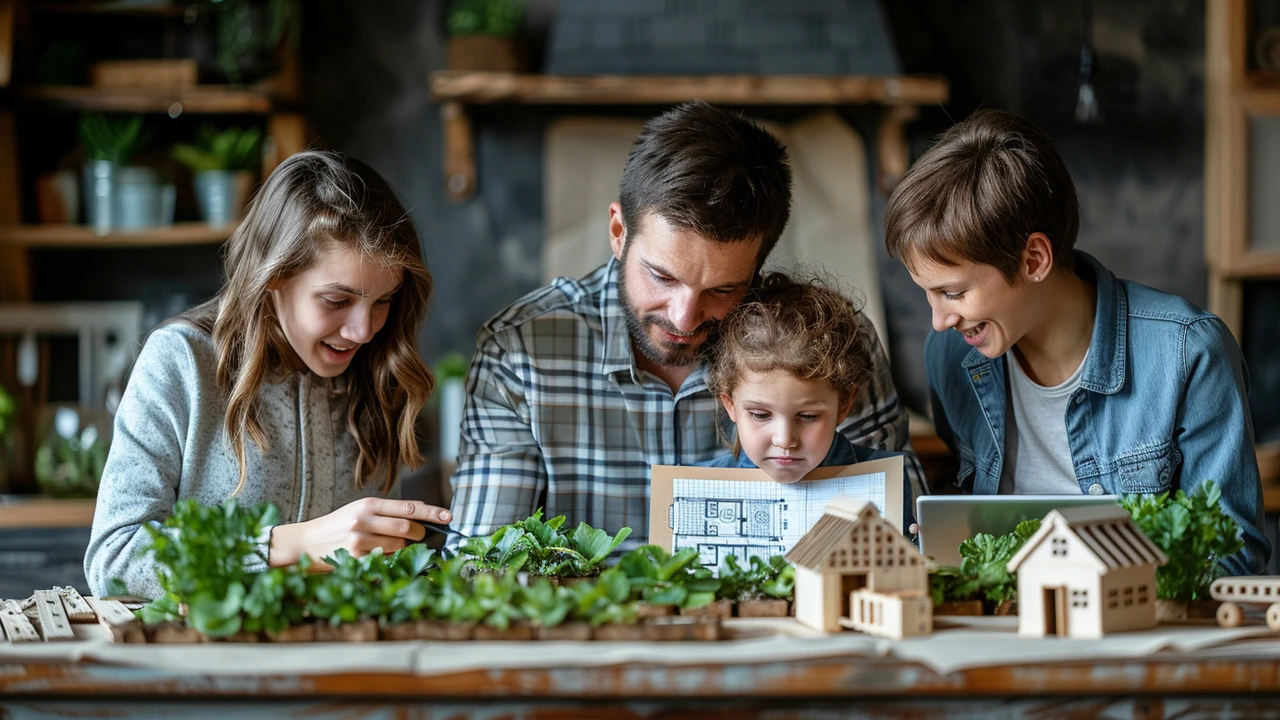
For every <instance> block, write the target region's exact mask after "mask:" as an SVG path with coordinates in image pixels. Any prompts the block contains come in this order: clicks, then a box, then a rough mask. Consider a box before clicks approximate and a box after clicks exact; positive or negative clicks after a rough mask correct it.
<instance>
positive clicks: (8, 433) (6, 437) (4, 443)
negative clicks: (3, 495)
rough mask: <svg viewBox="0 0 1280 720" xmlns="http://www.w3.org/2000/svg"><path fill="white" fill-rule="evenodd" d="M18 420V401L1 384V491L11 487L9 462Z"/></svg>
mask: <svg viewBox="0 0 1280 720" xmlns="http://www.w3.org/2000/svg"><path fill="white" fill-rule="evenodd" d="M17 422H18V403H17V401H16V400H14V399H13V396H12V395H10V394H9V391H8V390H5V388H4V385H0V492H4V491H5V490H7V489H8V488H9V463H10V462H11V458H12V457H13V446H14V440H13V434H14V432H13V431H14V427H15V426H16V425H17Z"/></svg>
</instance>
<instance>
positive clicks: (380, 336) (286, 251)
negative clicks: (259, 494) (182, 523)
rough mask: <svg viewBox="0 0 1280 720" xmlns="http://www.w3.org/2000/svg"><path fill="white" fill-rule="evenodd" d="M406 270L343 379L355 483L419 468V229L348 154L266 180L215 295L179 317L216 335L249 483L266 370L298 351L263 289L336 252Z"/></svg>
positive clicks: (306, 157) (423, 376)
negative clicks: (249, 456) (249, 448)
mask: <svg viewBox="0 0 1280 720" xmlns="http://www.w3.org/2000/svg"><path fill="white" fill-rule="evenodd" d="M338 247H343V248H349V249H351V250H353V251H355V252H357V253H359V254H360V255H361V256H362V257H368V258H372V259H373V260H375V261H377V262H379V263H381V264H383V265H384V266H386V267H389V268H393V269H396V268H398V269H401V270H403V272H404V281H403V282H402V283H401V285H400V288H399V289H398V290H397V291H396V293H395V296H394V297H393V299H392V302H391V308H390V310H389V314H388V316H387V322H386V324H385V325H384V326H383V328H382V330H381V331H379V332H378V333H377V334H376V335H375V336H374V337H373V339H372V340H371V341H370V342H368V343H367V344H365V345H364V346H363V347H362V348H361V349H360V352H358V353H356V355H355V357H354V358H353V359H352V361H351V365H350V366H349V367H348V368H347V370H346V372H345V373H344V376H345V378H346V381H347V393H348V395H349V398H350V409H349V411H348V413H347V430H348V431H349V432H350V433H351V435H352V437H354V438H355V440H356V443H357V445H358V446H359V448H360V457H359V458H358V459H357V461H356V467H355V484H356V487H363V486H364V484H365V483H366V482H368V481H370V479H373V478H379V477H380V478H382V491H383V492H384V493H385V492H388V491H389V490H390V489H391V487H392V485H394V484H395V481H396V477H397V474H398V468H399V464H400V463H403V464H405V465H408V466H411V467H413V466H417V465H421V464H422V461H423V457H422V453H421V451H420V450H419V448H418V443H417V440H416V439H415V436H414V421H415V419H416V418H417V415H418V412H419V411H420V410H421V409H422V406H423V405H424V404H425V403H426V401H427V398H428V397H430V395H431V391H432V389H433V388H434V387H435V378H434V377H432V375H431V370H430V369H429V368H428V367H427V364H426V363H425V362H423V360H422V356H421V355H420V354H419V353H418V348H417V335H418V327H419V325H420V324H421V322H422V318H423V316H424V315H425V314H426V311H427V305H428V303H429V302H430V300H431V274H430V273H429V272H428V271H427V266H426V264H425V263H424V262H423V258H422V246H421V245H420V243H419V241H418V232H417V230H416V229H415V227H414V224H413V221H412V220H410V218H409V215H408V213H407V212H406V211H405V209H404V206H403V205H402V204H401V203H400V201H399V200H398V199H397V198H396V195H395V193H394V192H393V191H392V189H391V187H390V186H389V185H388V184H387V182H386V181H385V180H384V179H383V178H382V176H380V175H379V174H378V173H377V172H376V171H375V170H374V169H373V168H371V167H369V166H368V165H366V164H364V163H362V162H360V161H359V160H356V159H354V158H350V157H347V156H345V155H343V154H341V153H338V152H333V151H327V150H311V151H306V152H301V153H298V154H296V155H292V156H290V157H289V158H287V159H286V160H285V161H284V162H283V163H281V164H280V165H279V166H278V167H277V168H276V169H275V170H274V171H273V172H272V173H271V176H270V177H268V178H267V181H266V182H265V183H264V184H263V186H262V188H261V189H260V190H259V191H258V194H257V195H256V196H255V197H254V199H253V201H252V203H250V205H249V209H248V211H247V212H246V214H245V218H244V221H243V222H242V223H241V224H240V226H239V227H238V228H237V229H236V231H235V233H234V234H232V236H231V239H230V240H229V241H228V243H227V249H226V272H227V282H226V284H224V285H223V286H222V289H221V290H220V291H219V292H218V295H217V296H216V297H215V298H214V299H213V300H210V301H209V302H207V303H205V304H203V305H201V306H200V307H197V308H194V309H193V310H191V311H190V312H189V313H187V314H186V315H184V316H183V317H184V319H186V320H188V321H190V322H192V323H194V324H195V325H197V326H198V327H201V328H203V329H204V330H205V331H207V332H209V333H210V334H211V335H212V336H213V342H214V345H215V347H216V348H217V352H218V371H217V379H218V386H219V388H220V389H221V390H222V391H223V392H224V393H226V394H227V416H226V420H225V423H226V430H227V436H228V437H229V439H230V441H231V447H232V449H233V450H234V451H235V454H236V460H237V461H238V462H239V463H240V482H239V484H238V485H236V489H235V491H234V492H233V493H232V495H237V494H239V493H240V491H241V490H242V489H244V486H245V482H246V478H247V465H246V462H245V449H244V436H245V433H246V432H247V433H248V434H249V436H250V437H251V438H253V441H254V443H255V444H257V446H258V448H259V449H260V450H261V451H262V452H264V453H265V452H266V451H267V439H266V435H265V434H264V433H263V430H262V426H261V424H260V423H259V420H258V404H257V398H258V391H259V389H260V388H261V387H262V384H263V382H264V381H265V380H266V379H267V377H268V376H269V375H278V374H280V373H284V372H287V371H289V370H291V369H293V367H294V365H295V361H294V354H293V352H292V349H291V347H290V345H289V341H288V339H287V338H285V335H284V331H283V330H282V329H281V327H280V322H279V320H278V319H277V318H276V316H275V310H274V305H273V303H272V301H271V296H270V292H269V291H268V287H269V286H271V285H273V284H274V283H277V282H279V281H284V280H287V279H289V278H291V277H293V276H295V275H297V274H299V273H301V272H304V271H306V270H308V269H309V268H311V267H312V266H313V265H315V263H316V262H318V261H319V259H320V257H321V254H322V253H324V252H326V251H327V250H330V249H333V248H338Z"/></svg>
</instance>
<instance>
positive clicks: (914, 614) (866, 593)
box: [787, 495, 933, 638]
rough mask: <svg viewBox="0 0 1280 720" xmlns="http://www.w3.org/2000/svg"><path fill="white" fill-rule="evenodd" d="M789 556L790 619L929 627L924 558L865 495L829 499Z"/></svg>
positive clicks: (825, 626) (831, 627) (878, 627)
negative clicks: (792, 599)
mask: <svg viewBox="0 0 1280 720" xmlns="http://www.w3.org/2000/svg"><path fill="white" fill-rule="evenodd" d="M787 560H788V561H790V562H791V564H793V565H795V568H796V585H795V614H796V619H797V620H799V621H800V622H802V623H804V624H806V625H808V626H810V627H812V628H814V629H816V630H820V631H822V632H838V631H840V630H841V628H844V627H849V628H852V629H854V630H861V631H863V632H866V633H870V634H872V635H879V636H882V637H892V638H901V637H903V636H905V635H926V634H929V633H931V632H933V602H932V600H931V599H930V597H929V570H928V564H927V561H926V560H925V558H924V556H923V555H921V554H920V550H919V549H918V548H916V546H915V545H914V544H912V543H911V541H910V540H908V539H907V538H905V537H903V535H902V532H901V531H899V530H898V529H897V528H895V527H894V526H893V524H892V523H890V522H889V521H888V520H885V519H884V518H883V517H881V516H880V512H879V511H878V510H876V507H875V506H874V505H872V504H871V503H869V502H866V501H863V500H855V499H854V498H850V497H846V496H843V495H841V496H837V497H835V498H833V499H832V500H831V501H830V502H828V503H827V508H826V512H825V514H823V516H822V517H821V518H819V519H818V522H816V523H814V525H813V527H812V528H810V529H809V532H808V533H806V534H805V535H804V537H802V538H800V540H799V542H797V543H796V544H795V546H794V547H792V548H791V551H790V552H788V553H787Z"/></svg>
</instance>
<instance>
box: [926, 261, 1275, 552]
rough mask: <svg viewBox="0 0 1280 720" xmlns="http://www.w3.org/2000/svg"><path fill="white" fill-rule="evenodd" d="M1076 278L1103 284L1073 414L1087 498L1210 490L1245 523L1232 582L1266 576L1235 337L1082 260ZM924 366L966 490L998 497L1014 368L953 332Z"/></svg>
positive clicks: (932, 345)
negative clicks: (1208, 484)
mask: <svg viewBox="0 0 1280 720" xmlns="http://www.w3.org/2000/svg"><path fill="white" fill-rule="evenodd" d="M1075 260H1076V272H1077V273H1078V274H1079V275H1080V276H1081V277H1083V278H1085V279H1087V280H1089V281H1091V282H1094V283H1096V284H1097V288H1098V306H1097V316H1096V318H1095V319H1094V323H1093V338H1092V340H1091V341H1090V343H1089V356H1088V358H1087V359H1086V361H1085V367H1084V371H1083V373H1082V374H1081V379H1080V387H1079V388H1078V389H1077V390H1076V391H1075V392H1074V393H1073V394H1072V396H1071V399H1070V401H1069V404H1068V405H1067V416H1066V422H1067V439H1068V442H1069V443H1070V446H1071V457H1072V461H1073V462H1074V464H1075V474H1076V480H1077V481H1078V482H1079V483H1080V492H1081V493H1089V494H1093V495H1105V494H1112V493H1117V494H1123V493H1159V492H1164V491H1166V490H1176V489H1178V488H1181V489H1182V490H1183V491H1185V492H1187V493H1191V492H1192V491H1194V490H1195V488H1196V486H1198V485H1199V484H1200V483H1202V482H1204V481H1205V480H1213V481H1215V482H1217V483H1218V486H1219V487H1220V488H1221V489H1222V508H1223V510H1224V511H1226V512H1227V513H1228V514H1229V515H1231V516H1232V517H1233V518H1235V520H1236V521H1237V522H1238V523H1240V527H1241V529H1242V531H1243V538H1244V549H1243V550H1242V551H1241V552H1240V553H1238V554H1236V555H1234V556H1232V557H1230V558H1226V559H1224V560H1223V566H1224V567H1225V568H1226V570H1227V571H1228V572H1229V573H1231V574H1233V575H1247V574H1253V573H1256V572H1258V571H1261V570H1262V568H1263V567H1264V566H1265V565H1266V563H1267V560H1268V559H1269V558H1270V556H1271V547H1270V545H1269V544H1268V542H1267V539H1266V536H1264V535H1263V533H1262V530H1261V527H1262V523H1263V510H1262V486H1261V482H1260V480H1259V476H1258V462H1257V457H1256V456H1255V455H1254V440H1253V420H1252V418H1251V417H1250V414H1249V405H1248V401H1247V398H1248V385H1249V378H1248V374H1247V371H1246V370H1245V366H1244V358H1243V356H1242V355H1241V352H1240V347H1239V346H1238V345H1237V344H1236V341H1235V338H1234V337H1233V336H1232V335H1231V332H1230V331H1229V330H1228V329H1227V327H1226V325H1224V324H1223V323H1222V321H1221V320H1219V319H1218V318H1217V317H1216V316H1215V315H1213V314H1212V313H1209V312H1206V311H1204V310H1201V309H1200V308H1197V307H1195V306H1194V305H1192V304H1191V303H1189V302H1187V301H1185V300H1183V299H1182V298H1180V297H1177V296H1174V295H1169V294H1166V293H1162V292H1160V291H1158V290H1154V289H1152V288H1149V287H1147V286H1145V285H1140V284H1138V283H1135V282H1129V281H1124V280H1118V279H1117V278H1116V276H1115V275H1113V274H1112V273H1111V272H1110V271H1109V270H1107V269H1106V268H1105V267H1103V265H1102V264H1101V263H1099V262H1098V261H1097V260H1096V259H1094V258H1093V257H1092V256H1090V255H1088V254H1086V253H1083V252H1079V251H1076V254H1075ZM925 364H926V366H927V369H928V375H929V391H930V396H931V401H932V404H933V419H934V424H935V425H936V426H937V431H938V435H939V436H940V437H941V438H942V439H943V440H944V441H945V442H946V443H947V445H948V446H950V447H951V450H952V451H953V452H954V453H955V454H956V456H957V457H958V458H959V461H960V470H959V473H958V475H957V478H956V482H957V484H958V485H959V486H960V487H961V488H962V489H963V490H964V491H965V492H971V493H975V494H995V493H997V492H998V490H999V486H1000V471H1001V463H1002V462H1003V460H1004V449H1005V443H1004V439H1005V408H1006V407H1007V394H1006V390H1007V387H1008V384H1007V379H1006V370H1005V363H1004V358H1003V357H1000V358H996V359H995V360H990V359H988V358H987V357H986V356H984V355H982V353H980V352H978V351H977V350H976V349H972V348H970V347H969V346H968V345H967V344H966V343H965V342H964V338H963V337H961V335H960V333H958V332H955V331H954V330H947V331H945V332H941V333H939V332H936V331H935V332H933V333H931V334H930V336H929V339H928V341H927V342H926V343H925Z"/></svg>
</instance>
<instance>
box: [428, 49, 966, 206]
mask: <svg viewBox="0 0 1280 720" xmlns="http://www.w3.org/2000/svg"><path fill="white" fill-rule="evenodd" d="M431 96H432V99H433V100H435V101H436V102H438V103H440V115H441V118H442V119H443V121H444V144H445V153H444V164H445V169H444V170H445V187H446V189H447V190H448V192H449V197H450V198H451V199H452V200H454V201H455V202H462V201H464V200H466V199H468V198H470V197H471V195H472V194H474V193H475V186H476V171H475V142H474V139H473V136H472V129H471V123H470V120H469V119H468V117H467V114H466V110H465V106H467V105H492V104H497V103H520V104H528V105H674V104H676V103H681V102H685V101H688V100H695V99H700V100H706V101H707V102H710V103H716V104H721V105H751V106H766V105H772V106H793V107H804V106H824V107H838V106H853V105H875V106H881V107H886V108H889V111H888V112H886V113H884V115H883V116H882V118H881V123H880V129H879V133H878V136H877V138H876V144H877V153H876V154H877V157H878V158H879V160H880V167H879V172H880V177H881V185H882V187H892V185H893V184H894V183H895V182H896V181H897V178H898V177H901V175H902V173H904V172H906V169H907V146H906V138H905V132H904V130H903V126H904V125H905V123H906V122H907V121H908V120H910V119H912V118H913V117H915V108H916V106H919V105H933V104H935V103H936V104H941V103H945V102H946V101H947V96H948V85H947V81H946V79H945V78H940V77H932V76H863V75H854V76H816V75H672V76H653V75H592V76H565V75H526V74H517V73H501V72H470V71H460V70H440V71H436V72H433V73H431Z"/></svg>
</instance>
